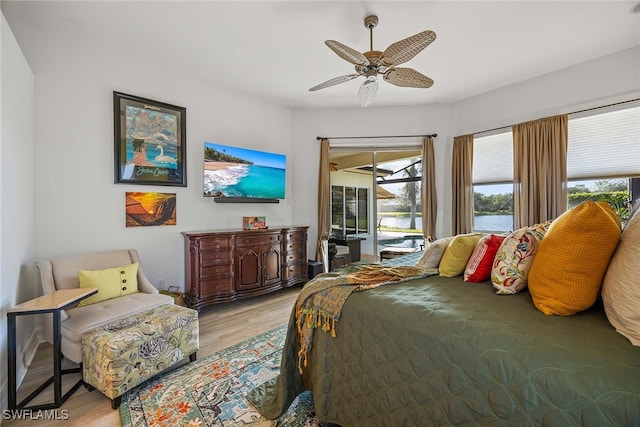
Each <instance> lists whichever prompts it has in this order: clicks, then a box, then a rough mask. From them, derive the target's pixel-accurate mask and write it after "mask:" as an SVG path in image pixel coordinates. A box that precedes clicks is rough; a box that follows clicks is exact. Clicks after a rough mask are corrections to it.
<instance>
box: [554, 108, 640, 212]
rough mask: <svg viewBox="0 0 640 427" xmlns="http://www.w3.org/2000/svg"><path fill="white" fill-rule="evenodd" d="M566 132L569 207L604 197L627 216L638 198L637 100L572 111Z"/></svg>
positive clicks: (639, 120) (639, 136)
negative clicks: (567, 131) (582, 110)
mask: <svg viewBox="0 0 640 427" xmlns="http://www.w3.org/2000/svg"><path fill="white" fill-rule="evenodd" d="M568 136H569V146H568V150H567V177H568V180H569V185H568V192H569V200H568V204H569V207H570V208H571V207H573V206H575V205H577V204H578V203H580V202H582V201H584V200H586V199H591V200H606V201H608V202H609V203H610V204H611V205H612V207H613V208H614V209H615V210H616V212H617V213H618V215H619V216H620V218H621V219H622V220H623V221H624V220H626V219H627V217H628V215H629V203H628V202H629V201H632V200H637V199H639V198H640V194H638V191H637V188H638V186H639V185H640V103H637V102H636V103H625V104H621V105H615V106H611V107H606V108H600V109H597V110H591V111H587V112H583V113H577V114H572V115H571V116H569V134H568ZM634 189H635V191H634Z"/></svg>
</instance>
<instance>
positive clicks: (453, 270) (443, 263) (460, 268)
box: [438, 233, 482, 277]
mask: <svg viewBox="0 0 640 427" xmlns="http://www.w3.org/2000/svg"><path fill="white" fill-rule="evenodd" d="M481 238H482V233H470V234H458V235H457V236H455V237H454V238H453V240H452V241H451V243H449V246H447V249H445V251H444V255H442V259H441V260H440V265H439V266H438V271H439V272H440V276H442V277H454V276H459V275H461V274H462V273H464V269H465V267H466V266H467V261H469V258H470V257H471V254H472V253H473V250H474V249H475V248H476V245H477V244H478V242H479V241H480V239H481Z"/></svg>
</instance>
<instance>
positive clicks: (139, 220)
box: [125, 192, 176, 227]
mask: <svg viewBox="0 0 640 427" xmlns="http://www.w3.org/2000/svg"><path fill="white" fill-rule="evenodd" d="M125 210H126V211H125V214H126V223H125V225H126V226H127V227H148V226H151V225H176V193H142V192H127V193H125Z"/></svg>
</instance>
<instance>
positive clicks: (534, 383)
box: [249, 253, 640, 427]
mask: <svg viewBox="0 0 640 427" xmlns="http://www.w3.org/2000/svg"><path fill="white" fill-rule="evenodd" d="M419 256H420V253H417V254H411V255H406V256H403V257H400V258H395V259H392V260H388V261H385V263H387V264H395V265H403V264H406V265H414V264H415V261H416V257H419ZM341 316H342V317H341V318H340V320H339V321H338V322H336V323H335V337H332V336H331V334H330V333H327V332H325V331H321V330H317V331H316V332H315V334H314V338H313V345H312V347H311V349H310V350H309V352H308V355H307V357H308V364H307V366H306V367H303V368H302V374H300V371H299V366H298V362H299V358H298V352H299V345H300V342H299V337H298V334H297V331H296V324H295V318H294V317H295V316H294V313H292V316H291V319H290V324H289V330H288V334H287V339H286V342H285V347H284V350H283V356H282V363H281V373H280V375H279V376H278V377H277V378H276V379H274V380H272V381H270V382H268V383H265V384H263V385H262V386H260V387H258V388H256V389H254V390H253V391H252V393H251V394H250V396H249V400H250V401H251V402H252V403H253V404H254V406H256V407H257V408H258V410H259V411H260V412H261V413H262V414H263V415H264V416H265V417H267V418H269V419H275V418H277V417H278V416H279V415H280V414H281V413H282V412H283V411H284V410H286V408H287V407H288V406H289V404H290V403H291V402H292V401H293V399H294V398H295V397H296V396H297V395H298V394H300V393H301V392H303V391H304V390H310V391H311V392H312V394H313V399H314V405H315V412H316V415H317V417H318V418H319V419H320V420H321V421H326V422H331V423H336V424H339V425H341V426H344V427H347V426H361V425H366V426H384V427H388V426H443V425H454V426H464V425H491V426H495V425H517V426H541V425H545V426H585V425H592V426H605V425H606V426H632V425H639V424H640V348H639V347H635V346H633V345H631V344H630V343H629V341H628V340H627V339H626V338H625V337H624V336H622V335H621V334H619V333H617V332H616V330H615V329H614V328H613V327H612V326H611V324H610V323H609V321H608V320H607V317H606V315H605V312H604V309H603V306H602V304H601V303H596V305H594V306H593V307H591V308H590V309H588V310H586V311H583V312H581V313H579V314H576V315H574V316H568V317H561V316H546V315H544V314H543V313H541V312H540V311H538V310H537V309H536V308H535V307H534V305H533V304H532V301H531V296H530V295H529V293H528V292H527V291H526V290H525V291H523V292H520V293H518V294H515V295H509V296H504V295H496V294H495V293H494V292H492V289H491V282H484V283H467V282H464V281H463V278H462V276H458V277H452V278H444V277H440V276H438V275H431V276H429V277H423V278H419V279H414V280H409V281H404V282H401V283H396V284H389V285H386V286H381V287H379V288H375V289H370V290H367V291H364V292H353V293H352V294H351V295H350V296H349V298H348V299H347V300H346V302H345V304H344V307H343V309H342V314H341Z"/></svg>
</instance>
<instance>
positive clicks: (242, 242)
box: [236, 234, 280, 246]
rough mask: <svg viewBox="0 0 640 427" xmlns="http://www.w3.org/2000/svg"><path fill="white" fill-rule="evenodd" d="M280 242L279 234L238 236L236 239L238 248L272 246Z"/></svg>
mask: <svg viewBox="0 0 640 427" xmlns="http://www.w3.org/2000/svg"><path fill="white" fill-rule="evenodd" d="M279 241H280V234H267V235H264V234H263V235H260V236H239V237H238V238H237V239H236V242H237V244H238V246H254V245H263V244H272V243H276V242H279Z"/></svg>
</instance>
